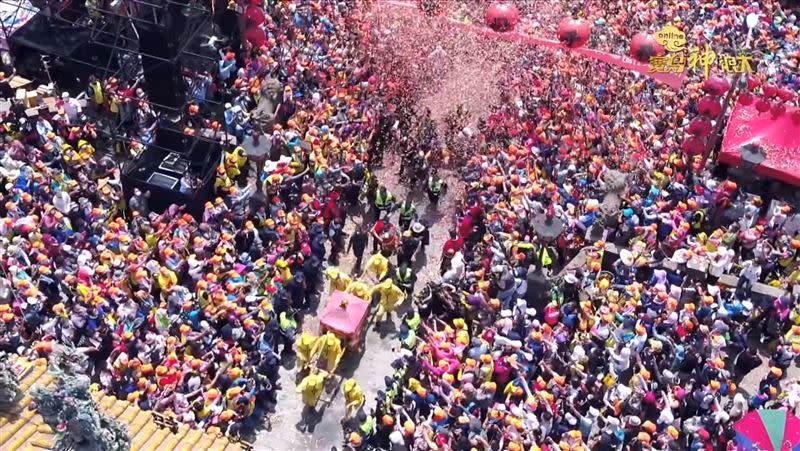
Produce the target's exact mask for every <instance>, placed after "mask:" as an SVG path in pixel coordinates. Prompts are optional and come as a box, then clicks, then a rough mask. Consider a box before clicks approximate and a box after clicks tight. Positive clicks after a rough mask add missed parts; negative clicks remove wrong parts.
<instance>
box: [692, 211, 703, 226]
mask: <svg viewBox="0 0 800 451" xmlns="http://www.w3.org/2000/svg"><path fill="white" fill-rule="evenodd" d="M693 219H694V224H692V228H693V229H695V230H700V229H701V228H702V227H703V221H704V220H705V219H706V212H705V211H703V210H697V211H696V212H695V213H694V218H693Z"/></svg>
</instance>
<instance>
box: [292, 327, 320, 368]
mask: <svg viewBox="0 0 800 451" xmlns="http://www.w3.org/2000/svg"><path fill="white" fill-rule="evenodd" d="M318 339H319V337H315V336H313V335H311V334H310V333H308V332H306V331H303V333H302V334H300V335H299V336H298V337H297V339H295V342H294V347H295V354H296V355H297V366H298V367H299V368H300V369H301V370H304V369H306V368H307V367H308V364H309V362H310V361H311V353H312V352H313V350H314V347H315V346H316V344H317V340H318Z"/></svg>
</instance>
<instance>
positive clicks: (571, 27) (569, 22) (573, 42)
mask: <svg viewBox="0 0 800 451" xmlns="http://www.w3.org/2000/svg"><path fill="white" fill-rule="evenodd" d="M591 33H592V28H591V27H590V26H589V23H588V22H586V21H584V20H580V19H572V18H569V17H567V18H564V19H562V20H561V22H559V24H558V31H557V32H556V36H557V37H558V40H559V42H561V43H562V44H564V45H565V46H567V47H569V48H571V49H574V48H578V47H583V46H584V45H586V43H587V42H589V35H590V34H591Z"/></svg>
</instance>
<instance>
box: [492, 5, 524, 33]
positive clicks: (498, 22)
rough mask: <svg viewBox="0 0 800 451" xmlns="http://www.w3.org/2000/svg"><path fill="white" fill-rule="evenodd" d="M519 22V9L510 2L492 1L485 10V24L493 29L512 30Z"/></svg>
mask: <svg viewBox="0 0 800 451" xmlns="http://www.w3.org/2000/svg"><path fill="white" fill-rule="evenodd" d="M518 23H519V11H518V10H517V7H516V6H514V5H512V4H511V3H505V2H493V3H492V4H491V5H489V9H487V10H486V25H487V26H488V27H489V28H491V29H492V30H494V31H499V32H506V31H514V27H516V26H517V24H518Z"/></svg>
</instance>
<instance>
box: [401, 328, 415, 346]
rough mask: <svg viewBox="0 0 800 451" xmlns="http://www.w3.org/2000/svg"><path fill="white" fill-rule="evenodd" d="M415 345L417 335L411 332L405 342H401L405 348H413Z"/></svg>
mask: <svg viewBox="0 0 800 451" xmlns="http://www.w3.org/2000/svg"><path fill="white" fill-rule="evenodd" d="M416 343H417V334H416V332H414V331H413V330H410V331H409V332H408V336H407V337H406V339H405V340H403V345H404V346H405V347H407V348H409V349H410V348H413V347H414V345H415V344H416Z"/></svg>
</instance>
